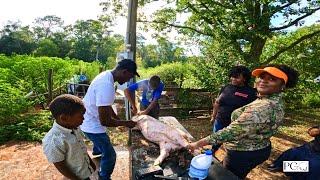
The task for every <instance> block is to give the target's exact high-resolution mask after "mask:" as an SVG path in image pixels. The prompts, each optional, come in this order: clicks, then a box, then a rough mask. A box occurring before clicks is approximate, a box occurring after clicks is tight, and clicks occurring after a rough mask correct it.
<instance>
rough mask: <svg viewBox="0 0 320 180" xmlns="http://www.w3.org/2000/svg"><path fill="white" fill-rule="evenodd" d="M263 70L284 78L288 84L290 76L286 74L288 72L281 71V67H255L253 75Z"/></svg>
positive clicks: (257, 74)
mask: <svg viewBox="0 0 320 180" xmlns="http://www.w3.org/2000/svg"><path fill="white" fill-rule="evenodd" d="M263 72H267V73H269V74H271V75H272V76H275V77H277V78H280V79H283V80H284V82H285V83H286V84H287V82H288V76H287V75H286V73H284V72H283V71H281V70H280V69H278V68H276V67H265V68H263V69H255V70H253V71H252V75H253V76H255V77H257V76H259V75H260V74H261V73H263Z"/></svg>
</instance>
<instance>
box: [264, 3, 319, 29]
mask: <svg viewBox="0 0 320 180" xmlns="http://www.w3.org/2000/svg"><path fill="white" fill-rule="evenodd" d="M319 9H320V7H318V8H316V9H313V10H311V11H310V12H308V13H306V14H305V15H303V16H301V17H298V18H297V19H295V20H294V21H292V22H290V23H289V24H287V25H285V26H281V27H274V28H270V31H277V30H281V29H285V28H288V27H290V26H292V25H294V24H296V23H297V22H299V21H300V20H301V19H304V18H306V17H308V16H310V15H312V14H313V13H315V12H316V11H318V10H319Z"/></svg>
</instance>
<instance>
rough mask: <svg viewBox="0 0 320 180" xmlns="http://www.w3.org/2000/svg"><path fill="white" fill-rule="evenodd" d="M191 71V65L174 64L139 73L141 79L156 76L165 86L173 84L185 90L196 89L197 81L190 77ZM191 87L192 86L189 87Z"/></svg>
mask: <svg viewBox="0 0 320 180" xmlns="http://www.w3.org/2000/svg"><path fill="white" fill-rule="evenodd" d="M191 69H194V67H193V65H191V64H188V63H178V62H176V63H168V64H162V65H161V66H157V67H154V68H148V69H141V70H139V73H140V74H141V78H142V79H144V78H149V77H151V76H152V75H158V76H160V78H161V80H162V81H163V82H164V83H165V84H166V85H170V84H172V83H174V84H176V85H179V86H181V87H185V88H197V87H196V84H197V81H196V80H195V79H194V78H193V77H192V74H191ZM192 85H194V86H193V87H191V86H192Z"/></svg>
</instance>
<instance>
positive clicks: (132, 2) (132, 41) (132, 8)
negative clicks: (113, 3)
mask: <svg viewBox="0 0 320 180" xmlns="http://www.w3.org/2000/svg"><path fill="white" fill-rule="evenodd" d="M137 9H138V0H129V6H128V18H127V32H126V41H125V43H126V53H127V57H130V59H131V58H132V59H131V60H132V61H134V62H136V27H137ZM134 82H135V78H133V79H131V80H130V82H129V83H127V85H130V84H132V83H134ZM134 97H135V95H134ZM125 106H126V118H127V120H129V119H131V113H130V104H129V102H128V100H127V99H126V101H125Z"/></svg>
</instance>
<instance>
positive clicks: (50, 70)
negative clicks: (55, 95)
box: [48, 69, 53, 104]
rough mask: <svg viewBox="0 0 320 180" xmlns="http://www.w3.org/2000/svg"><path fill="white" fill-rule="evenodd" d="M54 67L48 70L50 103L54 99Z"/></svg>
mask: <svg viewBox="0 0 320 180" xmlns="http://www.w3.org/2000/svg"><path fill="white" fill-rule="evenodd" d="M52 87H53V69H49V70H48V104H49V103H50V102H51V101H52V89H53V88H52Z"/></svg>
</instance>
